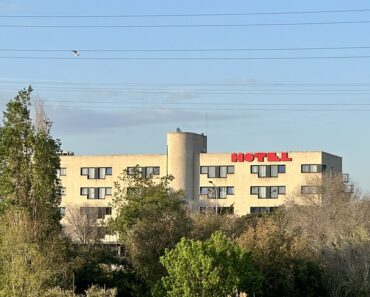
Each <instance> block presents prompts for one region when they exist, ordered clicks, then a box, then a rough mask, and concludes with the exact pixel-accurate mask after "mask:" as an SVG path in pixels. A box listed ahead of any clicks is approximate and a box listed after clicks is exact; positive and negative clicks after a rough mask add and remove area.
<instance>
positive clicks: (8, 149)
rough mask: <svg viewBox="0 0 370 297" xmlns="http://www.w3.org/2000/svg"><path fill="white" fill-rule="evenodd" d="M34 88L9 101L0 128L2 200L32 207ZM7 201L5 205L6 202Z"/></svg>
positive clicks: (0, 191) (0, 188)
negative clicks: (32, 107) (32, 115)
mask: <svg viewBox="0 0 370 297" xmlns="http://www.w3.org/2000/svg"><path fill="white" fill-rule="evenodd" d="M31 92H32V88H31V87H29V88H28V89H27V90H25V89H24V90H22V91H20V92H19V94H18V96H16V97H15V98H14V99H13V100H11V101H9V103H8V104H7V106H6V111H5V112H4V115H3V122H4V125H3V127H1V129H0V197H2V199H3V200H4V202H5V203H6V202H8V203H12V204H16V205H18V206H23V207H27V208H30V207H31V197H32V196H31V192H32V181H31V176H32V168H31V159H32V155H33V144H34V128H33V126H32V121H31V118H30V111H29V106H30V94H31ZM4 202H3V203H4Z"/></svg>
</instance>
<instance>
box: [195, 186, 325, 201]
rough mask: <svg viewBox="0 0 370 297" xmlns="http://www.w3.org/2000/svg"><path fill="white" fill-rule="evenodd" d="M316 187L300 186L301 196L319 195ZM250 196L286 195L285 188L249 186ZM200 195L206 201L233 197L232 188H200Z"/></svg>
mask: <svg viewBox="0 0 370 297" xmlns="http://www.w3.org/2000/svg"><path fill="white" fill-rule="evenodd" d="M319 191H320V187H318V186H302V187H301V193H302V194H319ZM250 194H251V195H257V196H258V198H260V199H269V198H270V199H274V198H278V197H279V195H285V194H286V187H285V186H251V187H250ZM200 195H206V196H207V198H208V199H226V198H227V196H228V195H234V187H200Z"/></svg>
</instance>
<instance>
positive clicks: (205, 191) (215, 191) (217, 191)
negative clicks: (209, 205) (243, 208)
mask: <svg viewBox="0 0 370 297" xmlns="http://www.w3.org/2000/svg"><path fill="white" fill-rule="evenodd" d="M199 193H200V195H207V196H208V197H207V198H208V199H216V195H217V199H226V198H227V196H228V195H234V187H216V188H215V187H200V191H199Z"/></svg>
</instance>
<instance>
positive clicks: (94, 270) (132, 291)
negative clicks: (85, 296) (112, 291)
mask: <svg viewBox="0 0 370 297" xmlns="http://www.w3.org/2000/svg"><path fill="white" fill-rule="evenodd" d="M74 254H75V256H74V262H73V264H74V267H72V268H73V270H74V278H75V282H74V284H75V288H76V289H75V291H76V293H80V294H81V293H83V292H84V291H85V290H87V289H88V288H89V287H90V286H92V285H98V286H100V287H105V288H116V289H117V294H118V296H127V297H130V296H143V294H142V292H143V291H144V290H146V289H147V288H145V286H144V285H143V283H142V282H140V279H139V278H138V277H137V275H136V273H135V271H134V269H133V268H132V267H131V266H130V265H129V264H128V263H127V261H126V260H125V259H124V258H122V257H118V256H117V254H116V253H115V252H114V251H110V250H108V249H107V248H106V247H104V246H91V245H75V246H74Z"/></svg>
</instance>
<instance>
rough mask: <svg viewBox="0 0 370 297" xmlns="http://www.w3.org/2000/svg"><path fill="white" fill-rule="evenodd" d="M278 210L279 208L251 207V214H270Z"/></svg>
mask: <svg viewBox="0 0 370 297" xmlns="http://www.w3.org/2000/svg"><path fill="white" fill-rule="evenodd" d="M277 209H278V208H277V207H251V208H250V212H251V213H268V212H274V211H276V210H277Z"/></svg>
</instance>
